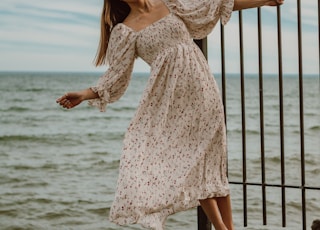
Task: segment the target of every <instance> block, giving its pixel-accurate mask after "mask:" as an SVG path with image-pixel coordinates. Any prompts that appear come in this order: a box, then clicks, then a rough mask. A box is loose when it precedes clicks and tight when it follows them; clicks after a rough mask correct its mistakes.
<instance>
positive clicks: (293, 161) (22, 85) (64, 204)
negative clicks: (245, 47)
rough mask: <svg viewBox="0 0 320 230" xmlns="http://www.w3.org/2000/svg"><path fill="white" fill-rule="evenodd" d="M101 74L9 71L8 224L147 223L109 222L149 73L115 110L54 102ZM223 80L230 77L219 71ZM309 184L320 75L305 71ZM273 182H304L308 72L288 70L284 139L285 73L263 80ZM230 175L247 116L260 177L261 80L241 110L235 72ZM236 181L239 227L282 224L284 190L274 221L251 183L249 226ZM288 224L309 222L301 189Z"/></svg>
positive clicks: (319, 172) (291, 192)
mask: <svg viewBox="0 0 320 230" xmlns="http://www.w3.org/2000/svg"><path fill="white" fill-rule="evenodd" d="M99 76H100V74H99V73H32V72H26V73H22V72H19V73H15V72H9V73H5V72H3V73H0V98H1V100H0V229H32V230H37V229H57V230H63V229H77V230H78V229H80V230H81V229H83V230H87V229H88V230H91V229H92V230H99V229H141V227H140V226H139V225H133V226H126V227H119V226H117V225H114V224H112V223H110V222H109V221H108V213H109V208H110V205H111V203H112V200H113V196H114V192H115V186H116V180H117V175H118V166H119V157H120V154H121V147H122V140H123V137H124V133H125V131H126V128H127V126H128V124H129V122H130V119H131V118H132V116H133V115H134V112H135V109H136V107H137V106H138V103H139V100H140V97H141V94H142V92H143V90H144V87H145V85H146V82H147V80H148V75H147V74H141V73H135V74H134V76H133V78H132V80H131V83H130V86H129V88H128V90H127V92H126V94H125V95H124V96H123V97H122V98H121V99H120V100H119V101H118V102H116V103H113V104H110V105H108V107H107V112H106V113H101V112H99V111H98V110H97V109H95V108H92V107H89V106H88V105H87V104H86V103H83V104H81V105H79V106H78V107H77V108H74V109H72V110H66V109H63V108H60V107H59V106H58V105H57V104H56V102H55V100H56V98H58V97H59V96H61V95H63V94H64V93H65V92H67V91H70V90H78V89H84V88H87V87H89V86H91V85H94V84H95V82H96V81H97V79H98V77H99ZM216 77H217V78H216V79H217V81H218V83H219V85H220V84H221V80H220V77H219V76H216ZM303 80H304V81H303V89H304V95H303V96H304V107H303V108H304V128H305V129H304V140H305V148H304V151H305V160H306V161H305V170H306V186H311V187H320V167H319V165H320V144H319V143H320V136H319V133H320V122H319V119H320V118H319V115H320V107H319V106H320V105H319V100H320V99H319V78H318V76H306V77H304V78H303ZM263 81H264V90H263V94H264V136H265V138H264V141H265V156H266V157H265V158H266V159H265V164H266V165H265V168H266V183H269V184H280V183H281V160H280V159H281V158H280V152H281V149H283V150H284V153H285V162H284V166H285V174H284V175H282V178H285V183H286V184H288V185H294V186H299V185H300V184H301V176H300V175H301V172H300V171H301V170H300V169H301V157H300V153H301V148H300V140H301V139H300V132H301V131H300V116H299V79H298V77H297V76H294V75H291V76H285V77H284V80H283V83H284V87H283V89H284V92H283V98H284V99H283V104H284V114H283V118H284V126H283V132H284V138H283V145H282V146H281V141H280V113H279V106H280V98H279V83H278V77H277V76H276V75H268V76H265V77H264V79H263ZM226 86H227V87H226V105H225V108H226V111H227V132H228V158H229V159H228V173H229V180H230V181H232V182H241V181H242V180H243V173H242V169H243V166H242V165H243V158H242V152H243V145H242V124H243V122H242V121H243V120H242V119H243V118H245V124H246V128H245V130H246V136H245V138H246V139H245V140H246V155H247V159H246V161H245V162H246V165H247V175H246V177H247V178H246V180H247V182H251V183H261V154H260V153H261V147H260V146H261V145H260V143H261V140H260V120H259V116H260V112H259V111H260V110H259V81H258V78H257V76H255V75H250V76H247V77H246V78H245V98H246V103H245V111H246V114H245V116H244V117H242V114H241V94H240V80H239V76H238V75H232V76H228V77H227V78H226ZM230 187H231V197H232V207H233V217H234V222H235V225H236V229H281V224H282V223H281V220H282V209H281V189H280V188H278V187H271V188H267V190H266V195H267V199H266V200H267V221H268V225H267V226H263V222H262V214H261V212H262V201H261V200H262V198H261V187H260V186H248V187H247V189H248V191H247V207H248V227H247V228H244V227H243V191H242V185H237V184H236V183H233V184H231V185H230ZM306 197H307V199H306V206H307V224H308V226H310V225H311V222H312V220H313V219H316V218H320V191H319V190H316V189H314V190H307V192H306ZM285 203H286V215H287V229H301V226H302V218H301V215H302V213H301V191H300V189H290V188H287V189H286V200H285ZM166 229H174V230H182V229H183V230H185V229H197V211H196V209H192V210H188V211H185V212H181V213H178V214H175V215H173V216H170V217H169V218H168V220H167V224H166Z"/></svg>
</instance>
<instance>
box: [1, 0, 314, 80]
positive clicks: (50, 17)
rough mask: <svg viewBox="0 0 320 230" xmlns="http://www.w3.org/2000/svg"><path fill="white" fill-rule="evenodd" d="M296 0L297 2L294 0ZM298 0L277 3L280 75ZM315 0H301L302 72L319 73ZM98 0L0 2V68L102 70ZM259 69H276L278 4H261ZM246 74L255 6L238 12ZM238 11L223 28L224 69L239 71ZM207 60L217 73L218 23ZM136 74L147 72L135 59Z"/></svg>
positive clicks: (294, 48)
mask: <svg viewBox="0 0 320 230" xmlns="http://www.w3.org/2000/svg"><path fill="white" fill-rule="evenodd" d="M297 1H298V0H297ZM297 1H296V0H286V2H285V4H284V5H283V6H281V10H280V12H281V28H282V30H281V37H282V40H281V43H282V49H281V52H282V54H283V55H282V62H283V67H282V68H283V72H284V73H297V72H298V56H299V55H298V39H297ZM317 4H318V0H301V6H302V8H301V13H302V28H303V30H302V32H303V34H302V47H303V53H302V57H303V72H304V73H307V74H319V41H318V39H319V32H318V11H317V9H318V5H317ZM101 7H102V0H90V1H88V0H68V1H66V0H55V1H48V0H28V1H22V0H1V2H0V71H75V72H84V71H88V72H91V71H105V70H106V69H107V67H106V66H103V67H98V68H97V67H95V66H94V64H93V60H94V57H95V54H96V50H97V45H98V41H99V33H100V31H99V26H100V25H99V24H100V12H101ZM261 12H262V22H263V23H262V36H263V38H262V41H263V46H262V52H263V71H264V72H266V73H276V72H277V71H278V55H277V53H278V45H277V39H278V37H277V21H276V19H277V8H276V7H263V8H262V9H261ZM242 17H243V37H244V42H243V45H244V68H245V72H248V73H256V72H257V71H258V64H257V63H258V62H257V60H258V51H257V50H258V45H257V33H258V32H257V9H250V10H244V11H242ZM238 19H239V13H238V12H234V13H233V14H232V17H231V20H230V21H229V22H228V24H227V25H226V26H225V27H224V30H225V44H226V49H225V52H226V69H227V72H230V73H237V72H239V68H240V67H239V57H240V54H239V29H238V25H239V20H238ZM208 53H209V56H208V59H209V65H210V68H212V71H213V72H217V73H219V72H220V71H221V67H220V65H221V62H220V25H219V24H218V25H217V26H216V28H215V29H214V31H213V32H212V33H211V34H210V35H209V36H208ZM134 71H135V72H148V71H149V67H148V65H146V64H145V63H144V62H143V61H142V60H141V59H138V60H137V61H136V63H135V67H134Z"/></svg>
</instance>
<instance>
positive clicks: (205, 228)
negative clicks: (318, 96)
mask: <svg viewBox="0 0 320 230" xmlns="http://www.w3.org/2000/svg"><path fill="white" fill-rule="evenodd" d="M317 4H318V9H317V12H318V41H319V43H318V47H320V32H319V31H320V29H319V26H320V0H318V2H317ZM315 10H316V9H315ZM276 13H277V45H278V49H277V58H278V63H277V65H278V71H277V76H278V83H277V84H278V87H279V92H278V96H279V139H280V157H279V158H280V173H281V175H280V183H267V180H266V162H265V160H266V156H265V148H266V145H265V130H264V127H265V118H264V114H265V111H264V95H263V92H264V84H263V83H264V72H263V50H262V19H261V9H260V8H258V9H257V31H258V38H257V39H258V71H259V73H258V79H259V110H260V115H259V120H260V121H259V123H260V158H261V165H260V167H261V181H260V182H249V181H248V178H247V141H246V130H247V127H246V97H245V71H244V59H245V57H244V49H243V43H244V36H243V15H242V11H239V19H238V20H239V54H240V63H239V64H240V71H239V72H240V73H239V75H240V91H241V114H239V115H240V116H241V123H242V125H241V126H242V181H230V184H233V185H235V186H242V195H243V226H244V227H246V226H248V207H247V206H248V204H247V199H248V193H247V190H248V187H249V186H256V187H261V205H262V213H261V215H262V224H263V225H267V224H268V223H267V188H272V187H273V188H279V189H280V190H281V217H282V223H281V225H282V227H286V226H287V209H286V206H287V198H286V194H287V192H288V191H287V190H288V189H295V190H300V191H301V213H302V216H301V225H302V226H301V229H303V230H306V229H307V221H306V218H307V215H306V213H307V204H306V191H307V190H316V191H320V184H318V185H314V186H307V185H306V174H305V172H306V171H305V165H306V162H305V139H304V138H305V137H304V133H305V127H304V92H303V86H304V73H303V50H302V23H301V21H302V20H301V0H297V41H298V44H297V53H298V73H297V75H298V79H299V135H300V138H299V139H300V146H299V148H300V171H301V176H300V177H301V181H300V184H298V185H289V184H287V182H286V167H285V166H286V157H285V138H284V136H285V133H284V127H285V122H284V83H283V54H282V48H283V44H282V24H281V7H280V6H278V7H277V12H276ZM220 40H221V88H222V100H223V103H224V105H225V106H224V108H225V116H226V115H227V111H226V107H227V106H226V103H227V100H226V95H227V92H226V85H227V83H226V72H227V70H226V60H225V31H224V27H223V26H222V25H221V26H220ZM195 42H196V43H197V44H198V46H199V47H200V48H201V49H202V50H203V52H204V54H205V56H206V57H207V45H210V44H207V39H204V40H197V41H195ZM318 55H319V56H318V57H315V58H319V73H320V48H319V53H318ZM319 89H320V85H319ZM226 122H228V120H227V116H226ZM319 183H320V182H319ZM319 215H320V214H319ZM211 227H212V226H211V223H210V222H209V221H208V219H207V218H206V216H205V214H204V212H203V210H202V209H201V207H198V229H199V230H210V229H211Z"/></svg>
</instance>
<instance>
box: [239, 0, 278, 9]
mask: <svg viewBox="0 0 320 230" xmlns="http://www.w3.org/2000/svg"><path fill="white" fill-rule="evenodd" d="M283 3H284V0H234V6H233V10H244V9H249V8H255V7H261V6H277V5H282V4H283Z"/></svg>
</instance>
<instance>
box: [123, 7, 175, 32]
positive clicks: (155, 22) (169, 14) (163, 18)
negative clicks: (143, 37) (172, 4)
mask: <svg viewBox="0 0 320 230" xmlns="http://www.w3.org/2000/svg"><path fill="white" fill-rule="evenodd" d="M171 15H172V13H171V12H170V11H169V13H168V14H166V15H165V16H163V17H162V18H160V19H158V20H156V21H154V22H152V23H150V24H149V25H147V26H145V27H144V28H142V29H140V30H135V29H133V28H132V27H130V26H127V25H126V24H124V23H123V22H120V23H118V24H121V25H123V26H124V27H126V28H128V29H130V30H131V31H133V32H135V33H141V32H143V31H145V30H146V29H148V28H149V27H152V26H154V25H156V24H158V23H160V22H161V21H163V20H165V19H166V18H168V17H169V16H171Z"/></svg>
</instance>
